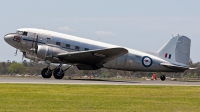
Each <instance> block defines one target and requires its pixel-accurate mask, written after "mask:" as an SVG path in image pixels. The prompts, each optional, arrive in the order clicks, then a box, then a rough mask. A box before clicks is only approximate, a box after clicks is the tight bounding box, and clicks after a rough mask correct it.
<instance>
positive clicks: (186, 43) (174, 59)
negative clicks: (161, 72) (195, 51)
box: [158, 36, 191, 66]
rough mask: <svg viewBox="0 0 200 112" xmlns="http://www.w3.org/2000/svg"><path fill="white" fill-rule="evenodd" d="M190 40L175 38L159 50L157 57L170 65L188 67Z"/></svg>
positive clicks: (182, 37)
mask: <svg viewBox="0 0 200 112" xmlns="http://www.w3.org/2000/svg"><path fill="white" fill-rule="evenodd" d="M190 44H191V40H190V39H189V38H188V37H186V36H175V37H173V38H172V39H171V40H170V41H169V42H168V43H167V44H165V45H164V46H163V47H162V48H161V49H160V50H158V56H159V57H160V58H162V59H164V60H166V61H168V62H170V63H173V64H177V65H182V66H188V65H189V60H190Z"/></svg>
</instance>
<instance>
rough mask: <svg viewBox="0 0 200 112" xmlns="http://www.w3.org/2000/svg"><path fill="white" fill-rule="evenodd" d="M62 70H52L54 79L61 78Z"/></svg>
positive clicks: (62, 75)
mask: <svg viewBox="0 0 200 112" xmlns="http://www.w3.org/2000/svg"><path fill="white" fill-rule="evenodd" d="M64 75H65V74H64V71H63V70H61V72H60V68H58V69H56V70H55V71H54V72H53V76H54V78H55V79H62V78H63V77H64Z"/></svg>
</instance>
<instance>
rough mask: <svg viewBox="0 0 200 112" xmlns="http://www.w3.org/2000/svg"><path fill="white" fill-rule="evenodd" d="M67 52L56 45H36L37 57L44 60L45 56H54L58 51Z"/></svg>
mask: <svg viewBox="0 0 200 112" xmlns="http://www.w3.org/2000/svg"><path fill="white" fill-rule="evenodd" d="M67 52H68V51H66V50H64V49H62V48H61V47H59V46H56V45H38V49H37V57H38V58H40V59H44V60H45V59H46V58H47V57H56V56H57V55H58V54H59V53H67Z"/></svg>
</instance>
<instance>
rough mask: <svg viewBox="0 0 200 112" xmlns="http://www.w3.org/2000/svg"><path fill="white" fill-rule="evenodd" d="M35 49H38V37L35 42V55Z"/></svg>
mask: <svg viewBox="0 0 200 112" xmlns="http://www.w3.org/2000/svg"><path fill="white" fill-rule="evenodd" d="M37 49H38V35H37V38H36V41H35V53H36V54H37Z"/></svg>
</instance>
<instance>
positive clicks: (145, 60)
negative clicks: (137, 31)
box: [142, 56, 153, 67]
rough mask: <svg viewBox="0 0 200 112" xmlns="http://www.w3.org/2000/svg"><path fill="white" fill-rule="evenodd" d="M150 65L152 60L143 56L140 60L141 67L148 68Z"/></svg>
mask: <svg viewBox="0 0 200 112" xmlns="http://www.w3.org/2000/svg"><path fill="white" fill-rule="evenodd" d="M152 63H153V61H152V59H151V58H150V57H148V56H144V57H143V58H142V65H143V66H144V67H150V66H151V65H152Z"/></svg>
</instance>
